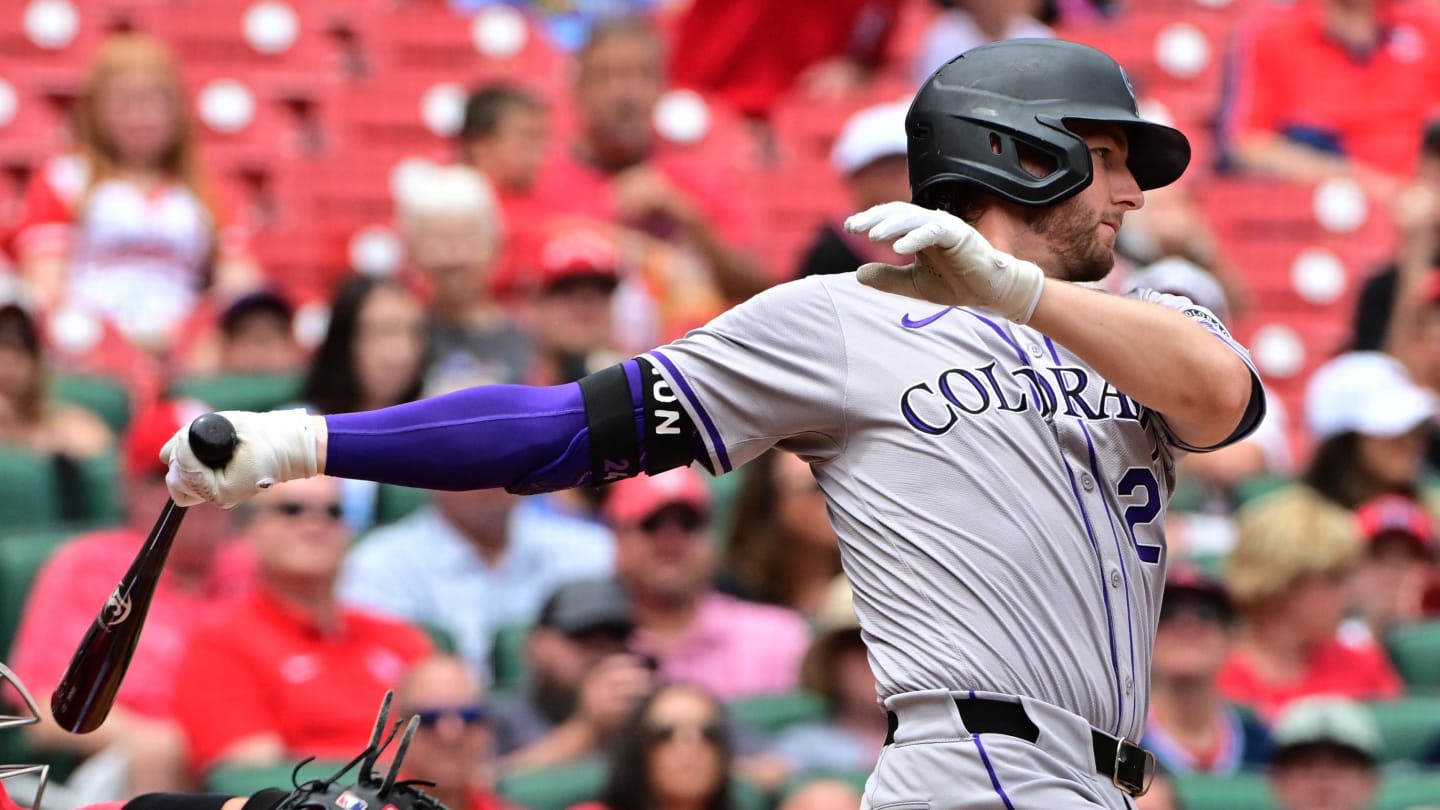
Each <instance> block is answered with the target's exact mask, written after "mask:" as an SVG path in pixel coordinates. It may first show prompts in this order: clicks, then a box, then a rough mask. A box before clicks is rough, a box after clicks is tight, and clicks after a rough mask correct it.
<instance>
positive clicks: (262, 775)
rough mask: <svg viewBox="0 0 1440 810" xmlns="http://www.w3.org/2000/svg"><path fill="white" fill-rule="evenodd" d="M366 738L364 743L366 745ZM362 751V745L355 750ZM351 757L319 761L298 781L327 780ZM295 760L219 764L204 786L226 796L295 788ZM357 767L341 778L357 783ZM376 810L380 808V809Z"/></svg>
mask: <svg viewBox="0 0 1440 810" xmlns="http://www.w3.org/2000/svg"><path fill="white" fill-rule="evenodd" d="M363 742H364V741H362V742H361V744H363ZM355 753H356V754H359V753H360V750H359V748H358V747H357V748H356V750H355ZM347 762H348V760H328V759H327V760H316V761H314V762H311V763H309V764H307V765H305V767H303V768H301V769H300V773H299V782H301V783H304V782H305V781H306V780H308V779H328V778H329V777H330V776H331V775H332V774H334V773H335V772H336V771H338V770H340V769H341V768H342V767H344V766H345V765H346V763H347ZM295 765H296V763H294V762H284V763H281V764H279V765H260V766H245V767H238V766H236V767H226V766H219V767H216V768H213V769H211V770H210V772H209V773H207V774H206V775H205V789H206V790H209V791H213V792H215V793H222V794H224V795H226V796H249V795H252V794H254V793H255V792H257V791H260V790H264V789H265V788H283V789H287V790H288V789H289V788H290V787H292V783H291V781H290V779H291V776H292V775H293V774H294V771H295ZM357 771H358V768H357V769H356V770H352V771H350V773H348V774H346V775H345V776H343V777H341V779H342V780H343V781H344V782H346V783H349V782H354V781H355V780H356V778H357V777H358V773H357ZM376 810H379V809H378V808H377V809H376Z"/></svg>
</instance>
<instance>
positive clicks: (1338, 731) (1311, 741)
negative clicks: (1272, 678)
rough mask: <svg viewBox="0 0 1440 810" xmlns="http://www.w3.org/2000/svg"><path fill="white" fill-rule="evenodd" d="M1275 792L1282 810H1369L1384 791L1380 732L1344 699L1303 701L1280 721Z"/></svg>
mask: <svg viewBox="0 0 1440 810" xmlns="http://www.w3.org/2000/svg"><path fill="white" fill-rule="evenodd" d="M1274 736H1275V758H1274V760H1273V762H1272V763H1271V765H1270V788H1271V791H1272V792H1273V793H1274V796H1275V801H1276V803H1277V804H1278V805H1279V807H1280V808H1281V810H1365V809H1366V808H1369V807H1373V806H1374V803H1375V799H1376V797H1377V795H1378V794H1379V792H1380V764H1379V755H1380V742H1381V740H1380V729H1379V728H1378V727H1377V726H1376V725H1375V719H1374V718H1373V717H1371V716H1370V713H1369V712H1367V711H1366V710H1365V708H1364V707H1363V706H1361V705H1359V704H1357V703H1355V702H1353V701H1350V700H1345V699H1344V698H1310V699H1308V700H1303V701H1298V702H1296V703H1295V704H1294V705H1292V706H1291V707H1290V708H1289V709H1287V710H1286V711H1285V713H1284V714H1282V715H1281V716H1280V719H1279V720H1277V721H1276V722H1275V727H1274Z"/></svg>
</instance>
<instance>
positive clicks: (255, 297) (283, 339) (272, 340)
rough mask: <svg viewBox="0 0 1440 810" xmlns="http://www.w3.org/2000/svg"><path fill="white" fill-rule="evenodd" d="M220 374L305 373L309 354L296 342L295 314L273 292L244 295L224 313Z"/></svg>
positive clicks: (279, 296)
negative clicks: (306, 356)
mask: <svg viewBox="0 0 1440 810" xmlns="http://www.w3.org/2000/svg"><path fill="white" fill-rule="evenodd" d="M219 326H220V330H219V337H220V345H219V349H218V363H217V366H216V368H215V371H216V372H218V373H220V374H282V375H296V376H298V375H299V374H300V373H301V372H303V371H304V370H305V360H306V358H305V351H304V349H302V348H301V347H300V343H299V341H297V340H296V339H295V310H294V308H293V307H291V306H290V302H289V301H287V300H285V297H284V296H283V295H281V294H280V293H278V292H276V291H273V290H260V291H257V292H253V293H249V294H247V295H243V296H241V297H240V298H238V299H236V300H235V301H233V302H232V303H231V304H230V305H229V306H227V307H226V308H225V310H224V312H222V313H220V324H219Z"/></svg>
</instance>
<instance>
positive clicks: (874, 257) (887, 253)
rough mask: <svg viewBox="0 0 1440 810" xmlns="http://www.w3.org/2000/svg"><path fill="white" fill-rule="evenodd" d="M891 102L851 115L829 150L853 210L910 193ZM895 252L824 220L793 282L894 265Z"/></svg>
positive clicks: (897, 106) (897, 105)
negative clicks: (874, 264)
mask: <svg viewBox="0 0 1440 810" xmlns="http://www.w3.org/2000/svg"><path fill="white" fill-rule="evenodd" d="M907 108H908V105H906V104H904V103H903V102H892V103H890V104H880V105H877V106H874V107H868V108H866V109H864V110H861V111H860V112H857V113H855V114H854V115H852V116H851V117H850V119H849V120H848V121H846V122H845V127H844V128H843V129H841V130H840V137H839V138H837V139H836V140H835V145H834V147H832V148H831V150H830V166H831V167H832V168H833V169H834V170H835V173H836V174H837V175H839V176H840V178H841V179H842V180H844V181H845V189H846V191H848V192H849V194H850V199H849V204H850V206H851V210H854V211H863V210H865V209H867V208H869V207H871V206H873V205H879V204H881V203H883V202H885V201H887V200H900V199H904V198H905V197H906V196H908V195H909V193H910V186H909V183H910V176H909V169H908V167H907V166H906V163H905V111H906V109H907ZM895 259H896V256H895V253H894V251H892V250H890V249H889V248H887V247H885V246H883V245H877V244H876V243H874V242H871V241H870V240H869V239H861V238H859V237H857V236H856V235H855V234H852V233H850V232H848V231H846V230H845V228H844V227H843V226H842V225H841V223H840V222H839V221H838V219H837V220H836V221H833V222H825V223H824V224H822V225H821V226H820V227H819V228H818V229H817V230H816V233H815V239H814V241H813V242H811V244H810V247H809V249H808V250H807V251H806V252H805V255H804V257H803V258H802V259H801V260H800V269H799V271H798V272H797V273H796V274H795V275H796V277H797V278H803V277H805V276H814V275H825V274H830V273H848V272H850V271H852V270H854V269H855V268H856V267H859V266H860V265H862V264H865V263H866V262H877V261H884V262H890V261H895Z"/></svg>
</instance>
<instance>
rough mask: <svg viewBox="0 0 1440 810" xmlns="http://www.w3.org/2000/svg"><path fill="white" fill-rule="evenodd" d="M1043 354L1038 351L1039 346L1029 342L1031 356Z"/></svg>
mask: <svg viewBox="0 0 1440 810" xmlns="http://www.w3.org/2000/svg"><path fill="white" fill-rule="evenodd" d="M1043 354H1044V352H1042V351H1040V347H1039V346H1036V345H1035V344H1034V343H1031V344H1030V356H1031V357H1040V356H1041V355H1043Z"/></svg>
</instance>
